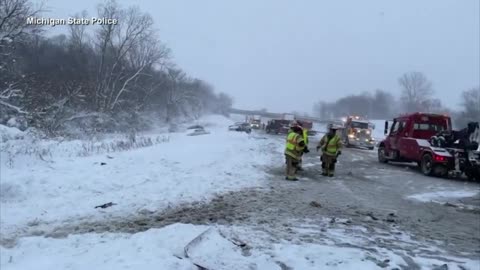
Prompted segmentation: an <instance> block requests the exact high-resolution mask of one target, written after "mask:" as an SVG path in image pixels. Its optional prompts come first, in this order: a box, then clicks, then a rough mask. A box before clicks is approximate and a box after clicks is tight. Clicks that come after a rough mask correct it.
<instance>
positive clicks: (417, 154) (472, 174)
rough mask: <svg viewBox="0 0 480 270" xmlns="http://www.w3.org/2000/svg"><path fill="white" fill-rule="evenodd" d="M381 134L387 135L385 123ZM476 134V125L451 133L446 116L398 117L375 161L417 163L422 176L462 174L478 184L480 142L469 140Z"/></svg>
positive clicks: (381, 145)
mask: <svg viewBox="0 0 480 270" xmlns="http://www.w3.org/2000/svg"><path fill="white" fill-rule="evenodd" d="M384 133H385V135H387V133H388V121H386V122H385V130H384ZM478 133H479V128H478V122H476V123H470V124H469V126H468V128H466V129H464V130H462V131H454V130H452V121H451V119H450V117H448V116H447V115H440V114H429V113H419V112H418V113H413V114H408V115H403V116H399V117H397V118H395V119H394V120H393V124H392V126H391V128H390V132H389V134H388V136H387V137H386V138H385V139H384V140H383V141H382V142H381V143H380V144H379V147H378V160H379V162H382V163H387V162H389V161H400V162H416V163H417V164H418V165H419V166H420V168H421V171H422V173H423V174H425V175H434V176H441V177H444V176H448V175H456V176H459V175H461V174H465V175H466V176H467V177H468V178H469V179H476V180H480V151H479V148H478V147H479V142H478V140H479V138H478V136H477V138H474V136H472V134H478ZM472 138H474V139H472ZM475 140H476V141H475Z"/></svg>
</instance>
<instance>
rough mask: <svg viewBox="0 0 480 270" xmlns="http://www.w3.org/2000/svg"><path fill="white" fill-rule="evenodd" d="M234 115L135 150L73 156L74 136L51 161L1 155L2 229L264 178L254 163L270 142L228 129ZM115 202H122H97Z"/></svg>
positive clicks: (128, 208) (139, 206)
mask: <svg viewBox="0 0 480 270" xmlns="http://www.w3.org/2000/svg"><path fill="white" fill-rule="evenodd" d="M231 122H232V121H231V120H229V119H226V118H222V117H216V116H212V117H207V118H205V119H202V120H200V121H199V122H198V123H199V124H203V125H204V126H205V129H206V130H207V131H208V132H210V134H207V135H201V136H188V133H189V132H190V131H186V132H180V133H171V134H169V139H168V141H165V142H162V143H159V144H155V145H153V146H151V147H144V148H138V149H133V150H129V151H120V152H113V153H108V154H101V155H93V156H88V157H75V155H73V154H72V153H73V152H75V151H77V150H78V149H80V148H78V147H76V146H77V145H78V144H79V142H77V141H76V142H64V143H61V144H60V145H59V146H58V148H61V149H68V144H71V146H72V148H71V150H70V151H65V152H63V151H57V150H58V149H51V150H52V151H51V152H53V153H58V152H61V153H65V154H60V153H58V154H54V155H53V156H49V159H48V160H47V161H44V160H41V159H38V158H33V157H32V156H30V155H17V156H15V160H14V162H13V165H12V166H10V165H9V162H8V160H6V159H5V158H2V162H1V182H0V185H1V193H0V200H1V203H2V211H0V219H1V223H0V225H1V227H0V229H1V234H2V236H5V235H7V234H9V233H12V232H15V231H18V230H19V229H23V228H25V227H28V226H29V224H48V225H49V226H53V225H57V224H60V223H62V222H66V221H68V220H76V221H79V220H92V219H104V218H114V217H120V216H124V215H128V214H132V213H137V212H139V211H155V210H159V209H163V208H167V207H169V206H172V205H174V204H178V203H181V202H191V201H202V200H208V199H210V198H212V196H213V195H215V194H217V193H222V192H226V191H232V190H238V189H241V188H245V187H253V186H259V185H262V179H264V177H263V176H264V173H263V170H259V169H255V168H256V167H258V166H264V165H268V164H269V162H270V157H269V155H268V154H267V153H268V151H267V147H269V145H268V144H265V143H264V140H261V139H258V138H255V135H247V134H245V133H237V132H231V131H228V130H227V126H228V125H229V124H230V123H231ZM17 143H18V144H22V143H23V142H22V140H18V141H17ZM51 147H55V145H51ZM67 153H68V154H67ZM109 202H113V203H115V204H116V205H114V206H112V207H110V208H107V209H105V210H102V209H98V208H97V209H95V208H94V207H95V206H98V205H102V204H105V203H109Z"/></svg>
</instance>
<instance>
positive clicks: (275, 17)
mask: <svg viewBox="0 0 480 270" xmlns="http://www.w3.org/2000/svg"><path fill="white" fill-rule="evenodd" d="M99 2H100V1H98V0H82V1H64V0H48V1H47V6H48V8H49V9H50V13H48V16H49V17H65V16H68V15H72V14H74V13H76V12H79V11H81V10H87V11H88V12H89V14H90V15H94V14H95V12H94V11H95V7H96V5H97V4H98V3H99ZM118 2H119V3H120V4H121V5H122V6H129V5H138V6H140V8H141V9H142V10H144V11H148V12H149V13H150V14H151V15H152V16H153V18H154V20H155V23H156V27H157V28H158V30H159V32H160V36H161V38H162V40H163V41H164V42H165V43H166V44H167V45H168V46H169V47H170V48H171V49H172V51H173V56H174V59H175V62H176V63H177V64H178V65H179V66H180V67H181V68H183V69H184V70H185V71H186V72H187V73H189V74H190V75H192V76H195V77H198V78H201V79H204V80H206V81H208V82H210V83H211V84H213V85H214V86H215V88H216V90H218V91H223V92H226V93H228V94H230V95H231V96H232V97H233V98H234V99H235V107H238V108H246V109H260V108H267V109H269V110H273V111H278V112H284V111H292V110H297V111H305V112H310V111H311V109H312V106H313V104H314V102H316V101H318V100H325V101H334V100H335V99H337V98H339V97H341V96H344V95H347V94H355V93H359V92H362V91H369V90H374V89H376V88H380V89H385V90H387V91H390V92H392V93H394V94H395V95H398V94H399V86H398V77H399V76H401V75H402V74H403V73H404V72H408V71H421V72H424V73H425V75H426V76H427V77H428V78H429V79H430V80H431V81H432V83H433V87H434V89H435V91H436V94H437V96H438V98H440V99H441V100H442V101H443V103H444V104H446V105H448V106H450V107H455V106H458V104H459V103H460V92H461V91H462V90H465V89H468V88H472V87H474V86H478V85H480V16H479V13H480V4H479V3H480V1H478V0H461V1H459V0H421V1H419V0H408V1H407V0H395V1H385V0H376V1H374V0H362V1H358V0H350V1H341V0H331V1H320V0H302V1H293V0H290V1H286V0H241V1H240V0H237V1H234V0H202V1H198V0H169V1H163V0H136V1H133V0H131V1H127V0H121V1H118ZM58 30H60V29H57V31H58Z"/></svg>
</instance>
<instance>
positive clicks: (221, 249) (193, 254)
mask: <svg viewBox="0 0 480 270" xmlns="http://www.w3.org/2000/svg"><path fill="white" fill-rule="evenodd" d="M239 233H241V239H238V238H237V237H235V236H236V235H238V234H239ZM256 234H258V233H257V232H254V231H253V230H251V228H246V227H237V228H234V229H233V230H230V229H227V228H225V227H221V226H219V227H207V226H194V225H186V224H173V225H170V226H167V227H164V228H161V229H150V230H148V231H146V232H141V233H137V234H132V235H129V234H114V233H105V234H84V235H70V236H68V238H65V239H52V238H43V237H27V238H22V239H21V240H20V241H19V243H18V244H17V245H16V246H15V247H14V248H12V249H6V248H3V247H0V254H1V256H0V268H1V269H4V270H17V269H18V270H19V269H37V270H44V269H45V270H47V269H48V270H49V269H72V270H76V269H92V270H94V269H192V270H193V269H198V267H197V266H202V267H205V268H206V269H217V270H227V269H228V270H230V269H262V270H263V269H265V270H270V269H271V270H280V269H347V270H348V269H352V270H363V269H395V268H396V269H400V268H401V269H406V267H407V266H408V265H409V264H410V263H412V262H413V263H415V264H416V265H418V267H419V268H418V269H434V268H435V269H436V267H440V266H441V265H444V267H445V266H446V267H447V268H439V269H470V270H474V269H478V267H480V263H479V262H478V261H473V260H469V259H459V258H451V257H444V259H445V260H447V262H448V263H445V262H444V261H441V260H438V259H435V257H432V258H424V257H422V256H419V255H418V254H416V256H414V257H413V258H411V257H409V258H411V260H412V261H407V260H405V259H404V258H405V257H408V256H407V251H406V250H404V251H398V250H395V251H391V250H390V249H387V248H380V247H374V246H371V245H370V244H371V242H368V241H366V242H365V243H363V244H362V243H360V242H361V241H359V240H358V239H356V238H355V237H350V238H349V239H342V238H346V236H345V234H344V233H343V234H342V235H341V237H340V239H339V240H341V241H343V240H345V241H347V242H344V243H343V245H344V247H340V246H335V245H334V244H325V245H321V244H313V243H312V244H302V245H298V244H293V243H291V242H289V241H283V242H280V243H271V242H270V241H263V240H262V239H259V238H258V237H255V235H256ZM327 234H328V231H327ZM260 241H263V242H260ZM350 246H351V247H350ZM354 246H357V247H363V248H354ZM408 252H411V251H408ZM413 253H415V251H413ZM404 256H405V257H404ZM440 257H441V256H440ZM459 265H461V266H462V268H460V267H459ZM407 268H408V267H407ZM409 269H410V268H409ZM415 269H417V268H415Z"/></svg>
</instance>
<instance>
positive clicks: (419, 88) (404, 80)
mask: <svg viewBox="0 0 480 270" xmlns="http://www.w3.org/2000/svg"><path fill="white" fill-rule="evenodd" d="M398 83H399V84H400V86H401V87H402V94H401V99H402V102H403V104H404V106H405V109H406V110H407V111H408V112H413V111H418V110H421V108H422V104H424V103H425V102H427V101H428V100H429V99H430V98H431V97H432V95H433V94H434V91H433V89H432V83H431V82H430V81H429V80H428V79H427V77H426V76H425V75H424V74H423V73H421V72H416V71H415V72H410V73H405V74H403V75H402V77H400V78H399V79H398Z"/></svg>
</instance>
